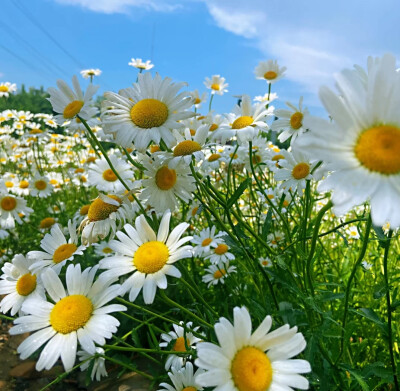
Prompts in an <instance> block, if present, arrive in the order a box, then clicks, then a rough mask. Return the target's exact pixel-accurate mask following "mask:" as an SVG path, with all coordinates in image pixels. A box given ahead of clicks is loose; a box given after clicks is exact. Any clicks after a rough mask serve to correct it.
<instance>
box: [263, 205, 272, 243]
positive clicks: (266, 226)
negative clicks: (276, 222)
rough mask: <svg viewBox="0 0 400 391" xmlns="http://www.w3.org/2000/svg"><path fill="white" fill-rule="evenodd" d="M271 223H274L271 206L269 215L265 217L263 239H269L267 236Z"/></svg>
mask: <svg viewBox="0 0 400 391" xmlns="http://www.w3.org/2000/svg"><path fill="white" fill-rule="evenodd" d="M271 223H272V208H269V210H268V213H267V217H266V218H265V221H264V225H263V228H262V238H263V239H267V236H268V234H269V229H270V228H271Z"/></svg>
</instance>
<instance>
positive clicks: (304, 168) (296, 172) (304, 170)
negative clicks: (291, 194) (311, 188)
mask: <svg viewBox="0 0 400 391" xmlns="http://www.w3.org/2000/svg"><path fill="white" fill-rule="evenodd" d="M309 173H310V165H309V164H308V163H299V164H296V165H295V166H294V167H293V170H292V176H293V178H294V179H297V180H300V179H303V178H305V177H306V176H307V175H308V174H309Z"/></svg>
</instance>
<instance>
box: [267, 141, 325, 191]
mask: <svg viewBox="0 0 400 391" xmlns="http://www.w3.org/2000/svg"><path fill="white" fill-rule="evenodd" d="M281 154H282V155H283V156H284V159H282V160H280V161H279V165H280V168H279V169H278V170H276V171H275V173H274V178H275V180H276V181H283V182H282V183H281V184H280V187H281V188H282V189H285V190H292V191H296V190H297V193H298V194H299V196H300V197H302V195H303V190H304V189H305V188H306V181H308V180H311V179H312V178H313V176H312V175H311V172H312V170H313V169H314V167H315V166H316V164H317V163H318V162H317V161H314V162H310V158H309V157H308V156H307V155H306V154H305V153H303V152H301V151H300V150H298V149H297V148H294V149H293V150H292V152H291V153H290V152H288V151H286V150H281Z"/></svg>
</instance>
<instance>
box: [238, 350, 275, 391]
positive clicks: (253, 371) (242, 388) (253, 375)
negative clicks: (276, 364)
mask: <svg viewBox="0 0 400 391" xmlns="http://www.w3.org/2000/svg"><path fill="white" fill-rule="evenodd" d="M231 374H232V378H233V382H234V383H235V386H236V387H237V388H238V390H239V391H266V390H268V388H269V386H270V385H271V382H272V367H271V362H270V360H269V358H268V356H267V355H266V354H265V353H264V352H263V351H262V350H260V349H258V348H255V347H253V346H246V347H244V348H242V349H241V350H239V351H238V352H237V353H236V355H235V357H234V359H233V361H232V366H231Z"/></svg>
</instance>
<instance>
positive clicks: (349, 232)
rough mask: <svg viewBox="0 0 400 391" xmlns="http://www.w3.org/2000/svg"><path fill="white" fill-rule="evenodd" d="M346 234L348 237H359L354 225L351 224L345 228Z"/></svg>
mask: <svg viewBox="0 0 400 391" xmlns="http://www.w3.org/2000/svg"><path fill="white" fill-rule="evenodd" d="M346 234H347V235H348V237H349V238H350V239H360V234H359V233H358V230H357V227H356V226H351V227H348V228H347V229H346Z"/></svg>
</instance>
